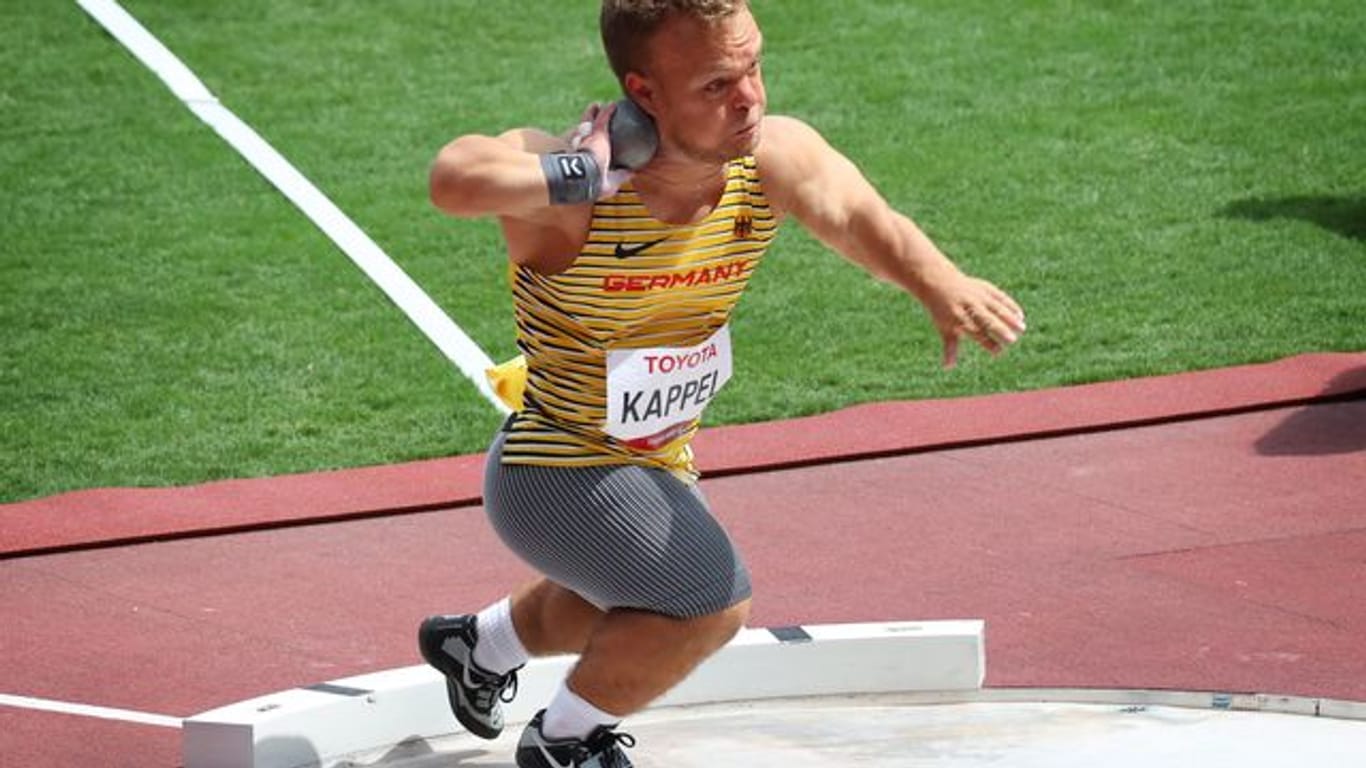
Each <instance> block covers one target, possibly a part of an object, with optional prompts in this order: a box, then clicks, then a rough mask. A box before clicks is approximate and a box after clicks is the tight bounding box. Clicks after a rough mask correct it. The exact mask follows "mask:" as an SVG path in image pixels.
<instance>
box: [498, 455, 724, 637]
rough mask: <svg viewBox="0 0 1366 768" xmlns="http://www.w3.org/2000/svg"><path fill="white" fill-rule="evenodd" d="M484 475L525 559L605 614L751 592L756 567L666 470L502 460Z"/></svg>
mask: <svg viewBox="0 0 1366 768" xmlns="http://www.w3.org/2000/svg"><path fill="white" fill-rule="evenodd" d="M504 437H505V435H504V433H503V432H499V433H498V436H497V437H496V438H495V439H494V441H493V445H492V447H491V448H490V449H489V453H488V463H487V465H486V466H485V469H484V507H485V509H486V510H487V512H488V516H489V521H490V522H491V523H492V524H493V528H494V530H495V531H497V532H498V535H499V536H500V537H501V538H502V539H503V542H504V543H505V544H507V546H508V548H509V549H511V550H512V551H513V552H514V553H516V554H517V556H518V557H520V558H522V559H523V560H525V561H526V562H527V563H528V564H529V565H531V566H532V567H533V568H535V569H536V570H538V571H540V572H541V573H542V574H544V575H545V576H546V577H547V578H549V579H550V580H551V581H553V582H555V583H557V584H559V585H561V586H564V587H567V588H569V589H571V590H573V591H574V592H576V593H577V594H578V595H579V596H581V597H583V598H584V599H585V600H587V601H588V602H590V603H592V604H593V605H595V606H597V607H598V608H599V609H602V610H610V609H613V608H630V609H637V610H644V611H652V612H655V613H662V614H665V615H668V616H674V617H678V618H691V617H696V616H703V615H706V614H709V613H715V612H717V611H720V610H723V609H725V608H728V607H730V606H732V605H734V604H735V603H737V602H740V601H741V600H744V599H746V598H748V597H749V596H750V580H749V571H748V570H747V569H746V568H745V564H744V562H743V561H742V560H741V559H740V555H739V553H737V552H736V551H735V547H734V545H732V544H731V541H730V538H729V537H728V536H727V535H726V532H725V531H724V530H722V528H721V526H720V524H719V523H717V522H716V520H715V519H714V518H713V517H712V515H711V511H710V510H709V509H708V508H707V502H706V499H704V498H703V496H702V492H701V490H700V489H698V488H697V487H696V486H695V485H693V486H690V485H688V484H686V483H684V482H683V481H681V480H679V479H678V478H677V477H674V476H673V475H671V474H669V473H668V472H666V471H664V470H661V469H651V468H649V467H642V466H636V465H633V464H619V465H611V466H603V467H539V466H525V465H518V464H508V465H504V464H503V462H502V453H503V440H504Z"/></svg>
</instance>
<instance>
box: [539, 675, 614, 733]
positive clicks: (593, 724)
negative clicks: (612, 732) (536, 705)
mask: <svg viewBox="0 0 1366 768" xmlns="http://www.w3.org/2000/svg"><path fill="white" fill-rule="evenodd" d="M619 722H621V718H619V717H617V716H616V715H613V714H611V713H609V712H603V711H602V710H601V709H598V708H597V707H595V706H593V705H592V704H590V703H589V702H588V701H587V700H586V699H584V698H583V697H581V696H579V695H578V694H577V693H574V692H573V691H571V690H569V684H568V683H560V689H559V690H558V691H556V692H555V698H553V699H551V700H550V706H548V707H546V708H545V717H544V718H543V719H542V720H541V734H542V735H544V736H545V737H546V738H547V739H583V738H587V737H588V734H590V733H592V732H593V729H594V728H597V727H598V726H599V725H616V724H617V723H619Z"/></svg>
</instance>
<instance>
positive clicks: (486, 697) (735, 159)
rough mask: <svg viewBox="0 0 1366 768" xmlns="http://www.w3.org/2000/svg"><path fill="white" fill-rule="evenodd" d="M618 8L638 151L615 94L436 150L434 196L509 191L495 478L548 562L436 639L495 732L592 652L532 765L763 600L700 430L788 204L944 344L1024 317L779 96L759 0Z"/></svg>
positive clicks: (457, 209) (450, 682)
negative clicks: (631, 157) (907, 298)
mask: <svg viewBox="0 0 1366 768" xmlns="http://www.w3.org/2000/svg"><path fill="white" fill-rule="evenodd" d="M600 24H601V29H602V36H603V43H604V48H605V50H606V54H607V58H608V60H609V62H610V64H611V66H612V68H613V70H614V71H615V73H616V75H617V77H618V80H619V82H620V84H621V87H622V89H623V91H624V93H625V94H626V96H627V97H629V99H630V100H631V101H632V102H633V103H634V104H635V105H637V106H638V107H639V108H640V109H641V110H643V111H644V112H645V113H647V114H648V115H649V116H650V117H651V118H653V121H654V124H655V127H656V130H657V133H658V150H657V152H656V153H655V154H654V155H653V157H652V158H650V159H649V161H648V162H647V163H646V164H644V165H643V166H641V167H639V168H637V169H635V171H634V173H630V174H629V176H628V174H627V173H625V172H623V171H622V170H621V169H614V167H613V156H612V142H611V140H610V137H609V130H608V129H609V121H610V119H611V115H612V112H613V109H614V108H613V107H612V106H610V105H609V106H607V107H600V106H596V105H594V106H591V107H590V108H589V109H588V111H587V112H586V114H585V120H584V123H583V124H581V125H580V127H579V128H578V129H577V130H575V131H572V132H571V133H570V134H569V135H567V136H555V135H551V134H549V133H546V132H542V131H538V130H532V129H516V130H511V131H508V132H506V133H503V134H501V135H499V136H496V137H488V136H478V135H468V136H462V137H460V138H457V139H455V140H454V141H452V142H451V143H450V144H448V145H447V146H445V147H444V148H443V149H442V150H441V151H440V153H439V154H438V156H437V157H436V160H435V161H434V163H433V166H432V169H431V196H432V200H433V202H434V203H435V205H436V206H437V207H438V208H440V209H441V210H442V211H445V212H446V213H448V214H451V215H454V216H461V217H482V216H493V217H496V218H497V220H498V222H499V224H500V225H501V228H502V233H503V236H504V239H505V241H506V245H507V251H508V257H509V259H510V261H511V264H512V268H511V270H512V284H513V296H514V306H515V311H516V320H517V338H518V345H519V347H520V349H521V351H522V353H523V358H524V370H522V369H521V368H519V367H517V366H515V365H514V366H512V368H511V372H510V381H511V384H512V385H511V387H510V389H511V390H512V391H510V392H509V394H508V399H509V400H510V401H511V402H513V403H514V404H515V406H516V410H515V412H514V414H513V415H512V416H511V417H510V418H509V419H508V421H507V423H506V424H505V426H504V427H503V429H502V430H501V431H500V433H499V434H498V435H497V436H496V438H495V439H494V441H493V444H492V446H491V448H490V450H489V454H488V464H487V467H486V475H485V489H484V491H485V496H484V498H485V506H486V509H487V512H488V515H489V519H490V522H491V523H492V525H493V527H494V529H495V530H496V531H497V532H498V534H499V535H500V537H501V538H502V539H503V541H504V542H505V543H506V544H507V545H508V547H509V548H510V549H511V550H512V551H513V552H515V553H516V554H517V555H518V556H520V557H521V558H522V559H524V560H525V561H526V562H528V563H529V564H530V565H531V566H533V567H534V568H535V569H536V570H537V571H538V572H539V573H541V574H544V576H543V577H541V578H539V579H537V580H535V581H533V582H532V583H530V584H527V585H525V586H522V587H521V588H519V589H517V590H515V591H514V592H513V594H511V595H510V596H509V597H508V598H505V599H503V600H500V601H498V602H496V603H494V604H493V605H490V606H488V607H486V608H485V609H483V610H482V611H480V612H479V613H477V614H468V615H461V616H434V617H431V618H428V619H427V620H426V621H424V622H423V623H422V626H421V628H420V629H419V632H418V635H419V646H420V649H421V651H422V654H423V656H424V658H425V659H426V660H427V661H428V662H429V663H430V664H432V665H433V666H435V667H436V668H437V669H439V670H440V671H441V672H443V673H444V674H445V675H446V677H447V689H448V693H449V698H450V703H451V707H452V709H453V710H454V712H455V715H456V717H457V719H458V720H459V721H460V722H461V723H462V724H463V725H464V726H465V727H466V728H467V729H468V730H469V731H471V732H472V733H474V734H476V735H478V736H482V737H485V738H495V737H497V736H498V735H499V733H500V732H501V730H502V727H503V715H502V709H501V705H500V702H501V701H510V700H511V697H512V696H513V695H515V692H516V679H517V678H516V673H517V670H518V669H519V668H520V667H521V666H522V665H523V664H525V663H526V661H527V660H528V658H530V657H534V656H542V655H550V654H562V653H573V654H579V658H578V661H577V663H576V664H575V665H574V667H573V669H572V670H571V672H570V674H569V676H568V678H567V679H566V681H565V682H564V684H563V685H562V686H561V687H560V688H559V690H558V691H557V692H556V694H555V695H554V697H553V698H552V700H551V701H550V702H549V704H548V706H546V708H545V709H543V710H541V711H540V712H539V713H537V715H536V716H535V718H534V719H533V720H532V721H531V723H530V724H528V725H527V726H526V728H525V730H524V731H523V733H522V735H521V740H520V742H519V744H518V747H517V754H516V760H517V765H518V766H521V768H570V767H571V766H574V767H577V768H584V767H587V766H595V767H596V766H630V765H631V763H630V760H629V759H628V758H627V756H626V753H625V751H624V750H623V747H629V746H632V745H633V744H634V741H633V740H632V739H631V737H630V736H629V735H627V734H625V733H621V732H618V731H617V730H616V727H617V726H618V724H619V723H620V722H621V720H622V719H623V718H624V717H626V716H628V715H630V714H632V713H634V712H637V711H638V710H640V709H642V708H644V707H645V706H646V705H647V704H648V703H649V702H651V701H652V700H654V699H655V698H657V697H658V696H660V695H661V694H663V693H664V692H666V691H667V690H669V689H670V688H671V687H673V686H674V685H675V684H677V683H678V682H680V681H681V680H682V679H683V678H684V677H686V676H687V675H688V674H689V672H690V671H692V670H693V669H694V668H695V667H696V666H697V664H698V663H700V662H701V661H702V660H704V659H705V658H706V657H707V656H709V655H710V654H712V653H713V652H715V651H716V650H718V649H719V648H720V647H721V646H722V645H724V644H725V643H726V642H727V641H728V640H729V639H731V638H732V637H733V636H734V635H735V633H736V632H737V631H738V630H739V629H740V628H741V627H742V626H743V625H744V623H745V621H746V617H747V615H748V611H749V605H750V579H749V574H748V572H747V570H746V568H745V565H744V563H743V561H742V559H741V557H740V555H739V554H738V553H737V552H736V550H735V547H734V546H733V545H732V543H731V541H730V540H729V538H728V537H727V535H726V533H725V532H724V531H723V530H722V529H721V527H720V526H719V525H718V523H717V522H716V521H715V520H714V519H713V517H712V515H711V514H710V512H709V510H708V508H707V503H706V500H705V499H704V498H703V496H702V493H701V492H700V490H699V489H698V486H697V483H696V479H697V475H696V472H695V470H694V467H693V463H692V454H691V451H690V449H689V442H690V440H691V439H692V437H693V435H694V433H695V432H696V431H697V426H698V418H699V417H700V415H701V413H702V410H703V408H704V407H705V406H706V404H707V403H708V402H709V401H710V400H711V399H712V398H713V397H715V395H716V393H717V392H718V391H719V390H720V389H721V387H722V386H724V384H725V382H726V380H727V379H728V378H729V377H730V374H731V347H730V337H729V329H728V325H727V320H728V318H729V316H730V313H731V309H732V308H733V307H734V305H735V303H736V301H737V300H738V299H739V297H740V294H741V292H742V291H743V289H744V287H745V284H746V282H747V281H748V280H749V278H750V276H751V275H752V274H753V273H754V270H755V269H756V268H757V267H758V264H759V262H760V261H761V260H762V258H763V255H764V252H765V251H766V250H767V248H768V246H769V244H770V242H771V241H772V239H773V237H774V234H775V232H776V229H777V227H778V224H779V222H780V221H782V220H783V219H786V218H793V219H796V220H797V221H798V222H800V223H801V224H802V225H804V226H805V227H806V228H807V229H808V230H809V231H811V232H812V233H813V234H814V235H815V236H816V237H818V238H819V239H820V240H821V241H822V242H824V243H825V244H826V245H828V246H829V247H830V248H832V249H833V250H835V251H836V252H838V253H840V254H842V255H843V256H845V257H846V258H848V259H850V260H852V261H854V262H855V263H857V264H859V265H861V266H862V267H864V268H865V269H867V270H868V271H869V272H871V273H872V274H873V275H875V276H877V277H879V278H882V279H885V280H888V281H891V282H892V283H894V284H896V285H898V286H900V287H901V288H903V289H905V291H906V292H907V293H909V294H911V295H912V296H913V297H915V298H916V299H917V300H919V301H920V302H921V303H922V304H923V305H924V306H925V308H926V309H927V310H928V312H929V316H930V318H931V319H932V321H933V322H934V324H935V326H936V327H937V328H938V331H939V334H940V336H941V338H942V340H943V348H944V363H945V365H946V366H952V365H953V364H954V361H955V360H956V357H957V349H958V344H959V340H960V339H962V338H965V337H966V338H968V339H971V340H972V341H975V342H976V343H978V344H980V345H981V346H982V347H984V348H986V349H987V350H989V351H991V352H992V353H997V352H1000V351H1002V350H1003V349H1005V348H1006V347H1007V346H1009V345H1010V344H1013V343H1014V342H1015V341H1016V340H1017V339H1018V338H1019V337H1020V335H1021V334H1022V333H1023V332H1024V330H1025V320H1024V314H1023V312H1022V311H1021V309H1020V307H1019V305H1018V304H1016V302H1015V301H1014V300H1012V299H1011V298H1010V297H1009V296H1008V295H1007V294H1006V293H1004V292H1003V291H1001V290H1000V289H998V288H996V287H995V286H994V285H992V284H990V283H988V282H986V281H983V280H980V279H976V278H974V277H970V276H968V275H965V274H964V273H963V272H961V271H960V270H959V269H958V268H957V267H955V266H954V264H953V263H951V262H950V260H949V259H947V258H946V257H945V256H944V254H942V253H941V252H940V251H939V250H938V248H936V247H935V245H934V244H933V243H932V242H931V241H930V240H929V239H928V238H927V237H926V236H925V235H924V234H923V233H922V232H921V230H920V229H919V228H918V227H917V226H916V225H915V224H914V223H912V221H911V220H910V219H908V218H907V217H906V216H903V215H901V214H900V213H897V212H896V211H894V210H892V209H891V208H890V207H889V206H888V204H887V202H886V201H884V200H883V198H882V197H881V196H880V195H879V194H878V193H877V192H876V191H875V190H874V189H873V187H872V186H871V185H870V184H869V182H868V181H867V180H866V179H865V178H864V177H863V175H862V174H861V173H860V172H859V171H858V170H857V169H856V168H855V166H854V165H853V164H852V163H851V162H850V161H849V160H847V159H846V158H845V157H844V156H842V155H841V154H840V153H839V152H837V151H836V150H834V149H833V148H831V146H830V145H829V144H827V143H826V141H825V140H824V139H823V138H822V137H821V136H820V134H819V133H817V132H816V131H815V130H813V129H812V128H811V127H809V126H807V125H806V124H804V123H802V122H801V121H799V120H795V119H792V118H787V117H778V116H771V115H766V114H765V106H766V100H765V93H764V81H763V74H762V69H761V64H760V57H761V53H762V48H763V37H762V34H761V32H760V29H759V26H758V24H757V23H756V21H755V18H754V16H753V14H752V13H751V11H750V9H749V7H748V4H747V2H745V0H604V2H603V4H602V12H601V18H600ZM502 373H503V375H504V377H505V378H504V380H503V383H504V384H507V383H508V380H509V378H508V377H509V371H507V370H505V371H503V372H502ZM519 377H524V380H522V379H521V378H519Z"/></svg>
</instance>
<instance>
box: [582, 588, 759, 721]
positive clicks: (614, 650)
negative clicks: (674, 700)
mask: <svg viewBox="0 0 1366 768" xmlns="http://www.w3.org/2000/svg"><path fill="white" fill-rule="evenodd" d="M749 605H750V601H749V600H744V601H742V602H740V603H737V604H735V605H733V606H731V607H730V608H727V609H725V610H723V611H718V612H717V613H712V614H708V615H706V616H699V617H697V618H690V619H677V618H673V617H671V616H664V615H661V614H657V613H648V612H645V611H630V610H616V611H611V612H609V613H608V614H607V615H606V616H605V617H604V618H603V619H602V621H601V622H600V623H599V624H598V625H597V627H596V629H594V631H593V633H592V636H591V637H589V639H588V644H587V646H586V647H585V648H584V651H583V655H582V656H581V657H580V658H579V663H578V664H576V665H575V666H574V669H573V671H572V672H571V673H570V675H569V679H568V685H569V688H570V689H571V690H572V691H573V692H574V693H576V694H578V695H579V696H580V697H582V698H583V699H585V700H587V701H589V702H591V703H592V704H593V705H594V706H596V707H598V708H599V709H601V710H603V711H605V712H609V713H611V714H613V715H616V716H617V717H618V718H622V717H626V716H627V715H630V714H632V713H634V712H638V711H639V710H641V709H644V708H645V707H646V706H647V705H648V704H649V703H650V702H651V701H654V700H655V699H657V698H659V697H660V696H662V695H663V694H665V693H666V692H668V690H669V689H670V688H673V687H674V686H675V685H677V684H678V683H680V682H682V681H683V679H684V678H685V677H687V676H688V675H689V674H690V673H691V672H692V671H693V669H695V668H696V667H697V665H698V664H700V663H702V661H704V660H705V659H706V658H707V657H708V656H711V655H712V654H713V653H715V652H716V651H718V650H720V648H721V647H722V646H724V645H725V644H726V643H727V642H729V641H730V639H731V638H732V637H734V636H735V633H736V632H738V631H739V630H740V628H741V627H743V626H744V624H745V620H746V619H747V618H748V617H749Z"/></svg>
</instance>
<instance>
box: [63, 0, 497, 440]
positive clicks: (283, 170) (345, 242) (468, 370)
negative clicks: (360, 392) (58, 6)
mask: <svg viewBox="0 0 1366 768" xmlns="http://www.w3.org/2000/svg"><path fill="white" fill-rule="evenodd" d="M76 2H77V4H78V5H80V6H81V8H82V9H84V10H85V12H86V13H88V14H90V16H91V17H92V18H94V19H95V20H96V21H98V22H99V23H100V24H101V25H102V26H103V27H104V28H105V29H106V30H108V32H109V34H111V35H113V36H114V38H115V39H117V40H118V41H119V42H121V43H123V45H124V47H125V48H127V49H128V50H129V52H131V53H132V54H133V55H134V56H136V57H137V58H138V60H139V61H141V62H142V63H143V64H145V65H146V66H147V68H148V69H150V70H152V72H153V73H154V74H156V76H157V77H159V78H161V81H162V82H163V83H165V84H166V87H168V88H170V89H171V92H172V93H174V94H175V95H176V98H178V99H180V100H181V101H182V102H184V104H185V106H186V107H188V108H189V109H190V110H191V111H192V112H194V113H195V114H196V115H197V116H198V117H199V119H200V120H203V121H204V122H205V123H207V124H208V125H209V126H210V127H211V128H213V129H214V131H216V132H217V133H218V135H219V136H221V137H222V138H223V140H224V141H226V142H228V144H230V145H232V147H233V148H234V149H236V150H237V151H238V152H239V153H240V154H241V155H242V157H243V158H245V159H246V160H247V162H249V163H251V164H252V166H254V167H255V168H256V170H257V171H259V172H260V173H261V175H262V176H265V177H266V179H267V180H269V181H270V182H271V183H272V184H274V185H275V186H276V188H278V189H279V190H280V191H281V192H282V193H284V195H285V197H288V198H289V199H290V200H291V201H293V203H294V204H295V205H296V206H298V208H299V210H301V211H303V212H304V214H305V215H307V216H308V217H309V218H310V219H312V220H313V223H315V224H316V225H317V226H318V228H319V229H321V230H322V231H323V233H324V234H326V235H327V236H328V237H329V238H331V239H332V242H334V243H336V244H337V247H339V248H341V249H342V251H343V252H345V253H346V255H347V256H349V257H350V258H351V260H352V261H354V262H355V263H356V266H358V267H360V269H361V270H362V271H363V272H365V274H366V275H368V276H369V277H370V279H371V280H373V281H374V282H375V284H376V285H378V286H379V287H380V289H381V290H383V291H384V293H385V294H387V295H388V296H389V298H390V299H391V300H392V301H393V302H394V303H395V304H397V305H398V308H399V309H401V310H403V312H404V314H406V315H407V316H408V318H409V319H410V320H412V321H413V323H414V324H416V325H417V327H418V328H419V329H420V330H421V331H422V332H423V333H424V334H425V335H426V336H427V338H428V339H430V340H431V342H432V343H433V344H435V345H436V346H437V348H438V349H440V350H441V352H442V354H444V355H445V356H446V357H447V358H448V359H449V360H450V361H451V362H453V363H455V365H456V366H457V367H458V368H459V369H460V371H461V372H462V373H464V374H465V376H466V377H467V378H468V379H469V380H470V381H472V382H474V385H475V386H476V387H478V389H479V391H480V393H482V394H483V395H484V397H485V398H486V399H487V400H488V401H489V402H490V403H493V405H494V407H495V408H497V409H498V410H499V411H500V412H502V413H507V412H508V409H507V406H505V405H503V403H502V401H501V400H499V399H498V396H497V395H495V394H494V393H493V390H492V388H491V387H489V384H488V380H487V379H486V378H485V376H484V371H485V370H486V369H487V368H488V367H489V366H491V365H493V362H492V361H491V360H490V359H489V356H488V355H487V354H485V353H484V350H482V349H480V348H479V346H478V345H477V344H475V343H474V341H473V340H471V339H470V337H469V336H467V335H466V334H465V332H464V331H463V330H461V328H460V326H458V325H456V324H455V322H454V321H453V320H451V318H450V317H449V316H447V315H446V313H445V312H442V311H441V308H440V307H438V306H437V305H436V302H434V301H432V299H431V297H430V296H428V295H427V293H426V292H425V291H423V290H422V288H421V287H420V286H419V285H418V284H417V283H415V282H413V280H412V278H410V277H408V275H407V273H405V272H404V271H403V270H402V269H401V268H400V267H399V266H398V265H397V264H395V263H394V262H393V260H392V259H390V258H389V257H388V256H387V255H386V254H385V253H384V251H383V250H381V249H380V247H379V246H378V245H376V244H375V242H374V241H373V240H371V239H370V237H369V236H368V235H366V234H365V232H363V231H362V230H361V229H360V227H358V226H356V224H355V223H354V222H352V221H351V219H350V218H348V217H347V216H346V214H345V213H343V212H342V210H341V209H340V208H338V207H337V206H336V205H335V204H333V202H332V201H331V200H329V199H327V196H326V195H324V194H323V193H322V192H321V191H320V190H319V189H318V188H317V187H315V186H314V185H313V184H312V182H310V181H309V180H308V179H307V178H305V177H304V175H303V174H301V173H299V171H298V170H296V169H295V168H294V166H292V165H290V164H289V161H288V160H286V159H285V158H284V157H283V156H282V155H281V154H280V153H279V152H277V151H275V148H274V147H272V146H270V144H268V143H267V142H266V140H265V139H263V138H261V136H260V135H259V134H257V133H256V131H254V130H252V128H251V126H249V125H247V124H246V123H244V122H242V121H241V120H240V119H239V118H238V117H237V115H235V114H233V113H232V112H231V111H230V110H229V109H228V108H226V107H224V106H223V105H222V104H220V103H219V101H218V99H217V98H216V97H215V96H214V95H213V94H212V93H210V92H209V89H208V88H207V87H205V86H204V84H203V83H202V82H200V80H199V78H197V77H195V74H194V73H193V72H191V71H190V69H189V68H188V67H186V66H185V65H184V64H183V63H182V62H181V61H180V59H178V58H176V56H175V54H173V53H171V51H170V50H169V49H167V48H166V46H164V45H162V44H161V41H159V40H157V39H156V38H155V37H153V36H152V34H151V33H150V32H148V31H147V29H146V28H145V27H143V26H142V24H140V23H139V22H138V20H137V19H135V18H133V17H132V15H130V14H129V13H128V12H127V11H125V10H124V9H123V7H122V6H120V5H119V4H118V3H117V2H115V1H114V0H76Z"/></svg>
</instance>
